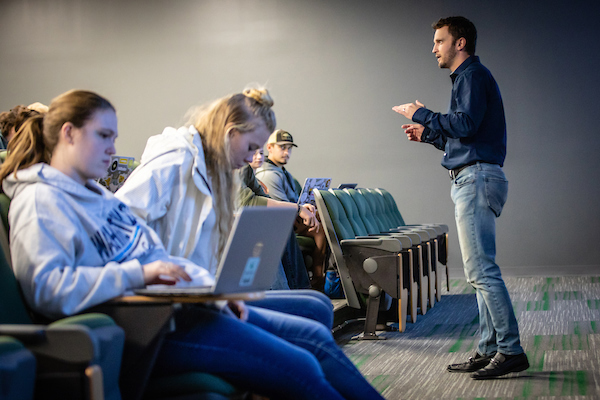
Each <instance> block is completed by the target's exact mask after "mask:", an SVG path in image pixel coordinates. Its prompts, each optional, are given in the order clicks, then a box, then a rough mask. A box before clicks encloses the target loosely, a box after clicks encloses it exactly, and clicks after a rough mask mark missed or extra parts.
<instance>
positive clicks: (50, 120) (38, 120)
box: [0, 90, 115, 185]
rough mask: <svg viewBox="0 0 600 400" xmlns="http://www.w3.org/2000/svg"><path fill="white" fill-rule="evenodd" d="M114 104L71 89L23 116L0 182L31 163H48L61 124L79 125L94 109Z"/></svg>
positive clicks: (10, 147) (79, 126) (96, 96)
mask: <svg viewBox="0 0 600 400" xmlns="http://www.w3.org/2000/svg"><path fill="white" fill-rule="evenodd" d="M104 109H111V110H113V111H115V108H114V107H113V106H112V104H110V102H109V101H108V100H106V99H105V98H103V97H101V96H99V95H97V94H96V93H93V92H88V91H85V90H71V91H68V92H66V93H63V94H61V95H60V96H58V97H56V98H54V99H53V100H52V103H50V107H49V109H48V112H47V113H46V114H39V113H38V115H35V116H32V117H30V118H29V119H27V120H26V121H25V122H24V123H23V125H22V126H21V128H20V129H19V131H18V132H17V133H16V134H15V137H14V138H13V139H12V140H11V141H10V142H9V143H8V149H7V150H8V157H7V158H6V161H4V163H3V164H2V167H1V168H0V185H1V184H2V181H4V179H5V178H6V177H7V176H8V175H10V174H12V173H14V174H15V176H16V173H17V171H18V170H20V169H25V168H28V167H30V166H32V165H34V164H37V163H40V162H44V163H50V158H51V157H52V153H53V151H54V148H55V147H56V144H57V143H58V138H59V134H60V130H61V129H62V126H63V125H64V124H65V123H66V122H70V123H72V124H73V125H74V126H75V127H77V128H81V127H82V126H83V125H84V124H85V123H86V122H87V121H88V120H89V119H90V118H92V115H93V114H94V113H95V112H96V111H98V110H104Z"/></svg>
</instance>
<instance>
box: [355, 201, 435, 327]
mask: <svg viewBox="0 0 600 400" xmlns="http://www.w3.org/2000/svg"><path fill="white" fill-rule="evenodd" d="M344 191H346V192H347V193H348V194H349V195H350V197H352V199H353V200H354V202H355V203H356V206H357V208H358V212H359V214H360V216H361V218H362V220H363V222H364V223H365V227H366V228H367V231H368V233H369V235H381V234H382V233H381V231H382V227H380V224H382V222H379V223H378V222H377V221H378V220H377V218H376V217H375V215H374V214H373V210H372V207H371V205H370V204H369V202H368V201H367V198H365V196H363V194H362V193H361V192H359V191H358V190H356V189H344ZM403 233H404V234H405V235H408V236H410V237H411V241H412V244H413V250H414V255H415V256H414V257H413V262H414V264H413V274H414V276H415V281H416V282H417V283H418V285H419V304H420V310H421V314H422V315H425V314H426V313H427V306H428V304H429V303H430V302H429V299H430V297H431V296H430V292H432V288H433V284H432V282H433V281H432V280H430V279H429V277H430V275H431V273H430V272H431V271H430V267H429V261H428V260H429V259H428V257H427V254H428V252H427V251H424V249H423V247H425V248H427V240H429V235H428V234H427V232H425V231H419V230H416V231H412V230H411V231H408V230H407V231H406V232H403ZM385 234H387V233H385ZM425 250H426V249H425Z"/></svg>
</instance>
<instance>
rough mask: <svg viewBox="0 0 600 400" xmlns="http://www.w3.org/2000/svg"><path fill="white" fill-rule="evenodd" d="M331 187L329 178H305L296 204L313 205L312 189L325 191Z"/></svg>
mask: <svg viewBox="0 0 600 400" xmlns="http://www.w3.org/2000/svg"><path fill="white" fill-rule="evenodd" d="M329 186H331V178H306V180H305V181H304V186H303V187H302V192H301V193H300V196H299V197H298V204H307V203H308V204H312V205H313V206H314V205H315V195H314V194H313V189H319V190H327V189H329Z"/></svg>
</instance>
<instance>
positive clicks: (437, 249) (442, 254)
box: [369, 188, 450, 301]
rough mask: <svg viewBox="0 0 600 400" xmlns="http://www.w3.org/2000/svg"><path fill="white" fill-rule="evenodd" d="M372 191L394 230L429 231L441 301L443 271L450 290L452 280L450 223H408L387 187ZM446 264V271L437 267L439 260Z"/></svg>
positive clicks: (437, 292)
mask: <svg viewBox="0 0 600 400" xmlns="http://www.w3.org/2000/svg"><path fill="white" fill-rule="evenodd" d="M369 191H370V192H372V193H374V194H376V195H377V197H378V198H380V202H381V203H382V204H383V207H384V212H385V214H386V215H387V216H388V218H389V220H390V221H391V222H392V225H393V226H395V227H396V228H391V229H392V230H399V231H405V230H407V229H421V230H425V231H427V232H428V234H429V235H430V237H431V238H432V239H434V238H435V239H434V240H432V246H433V247H432V248H431V260H430V261H431V265H432V269H433V271H434V272H435V274H436V282H435V291H436V299H437V300H438V301H439V300H440V298H441V286H442V281H443V278H442V272H444V273H445V275H446V289H447V290H448V291H450V281H449V280H448V225H445V224H434V223H426V224H416V225H407V224H406V223H405V222H404V218H402V214H400V210H398V206H397V204H396V201H395V200H394V197H393V196H392V195H391V194H390V193H389V192H388V191H387V190H385V189H381V188H378V189H369ZM436 259H437V262H440V263H441V264H442V265H444V271H440V269H439V268H438V267H437V262H436Z"/></svg>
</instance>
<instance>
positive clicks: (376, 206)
mask: <svg viewBox="0 0 600 400" xmlns="http://www.w3.org/2000/svg"><path fill="white" fill-rule="evenodd" d="M358 192H359V193H360V194H361V195H363V196H364V198H365V199H366V200H367V203H368V204H369V206H370V207H371V210H372V213H373V216H374V217H375V218H374V221H375V222H376V223H377V227H378V228H379V230H380V232H382V233H389V232H400V231H401V232H407V231H410V232H413V233H416V234H418V235H419V237H420V240H421V243H422V246H423V250H422V252H421V256H422V260H423V261H422V262H423V274H424V275H425V276H427V277H428V278H427V283H428V298H429V306H431V307H433V306H434V305H435V300H436V282H437V279H436V264H435V261H433V260H434V259H435V256H434V254H435V248H436V247H435V246H436V242H435V241H436V239H435V236H436V232H435V230H434V229H432V228H427V227H418V228H417V227H412V228H399V227H397V225H395V224H394V223H393V222H392V220H391V219H390V217H389V215H388V214H387V213H386V210H385V203H384V200H383V198H382V196H381V195H380V194H379V193H376V192H375V191H372V190H369V189H358ZM422 288H424V287H422ZM439 293H440V294H441V292H439ZM438 300H439V298H438Z"/></svg>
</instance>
